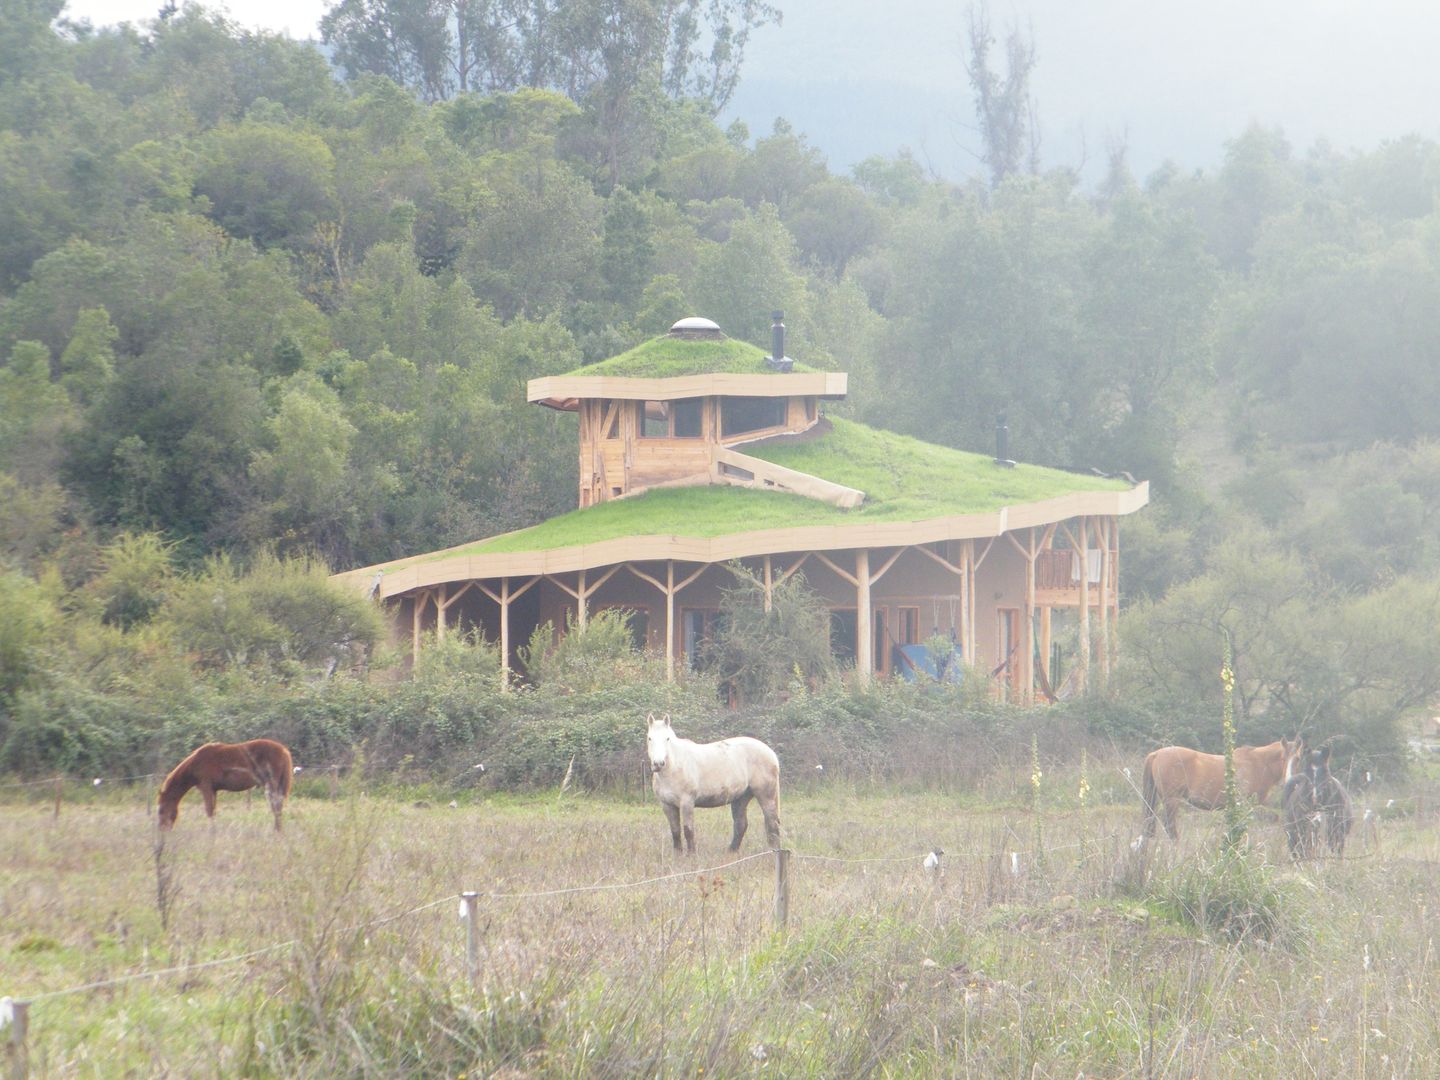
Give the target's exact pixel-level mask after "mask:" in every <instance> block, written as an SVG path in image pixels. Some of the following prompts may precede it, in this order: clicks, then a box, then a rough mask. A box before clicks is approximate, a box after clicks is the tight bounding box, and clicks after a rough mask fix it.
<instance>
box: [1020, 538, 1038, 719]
mask: <svg viewBox="0 0 1440 1080" xmlns="http://www.w3.org/2000/svg"><path fill="white" fill-rule="evenodd" d="M1020 678H1021V679H1022V680H1023V682H1022V686H1023V688H1024V689H1023V692H1022V693H1021V695H1020V698H1021V700H1022V701H1024V702H1025V704H1026V705H1034V704H1035V529H1034V528H1033V527H1032V528H1030V529H1029V530H1028V531H1027V534H1026V537H1025V663H1023V664H1021V665H1020Z"/></svg>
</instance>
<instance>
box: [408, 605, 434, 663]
mask: <svg viewBox="0 0 1440 1080" xmlns="http://www.w3.org/2000/svg"><path fill="white" fill-rule="evenodd" d="M429 599H430V593H429V592H428V591H426V592H418V593H416V594H415V595H414V596H413V597H411V599H410V624H411V625H410V665H411V667H414V666H415V665H416V664H418V663H419V662H420V613H421V612H422V611H423V610H424V605H425V604H426V602H427V601H428V600H429Z"/></svg>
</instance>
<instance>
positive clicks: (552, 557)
mask: <svg viewBox="0 0 1440 1080" xmlns="http://www.w3.org/2000/svg"><path fill="white" fill-rule="evenodd" d="M1149 501H1150V488H1149V484H1148V482H1147V483H1141V484H1138V485H1136V486H1135V487H1134V488H1131V489H1130V490H1129V491H1082V492H1072V493H1070V494H1068V495H1061V496H1058V497H1056V498H1054V499H1045V500H1043V501H1041V502H1036V503H1026V504H1024V505H1022V506H1011V507H1003V508H1001V509H999V510H993V511H989V512H986V513H983V514H958V515H952V516H949V517H938V518H928V519H924V520H921V521H886V522H858V523H856V524H846V525H801V526H795V527H793V528H786V529H762V530H757V531H755V532H745V533H732V534H730V535H728V536H715V537H708V538H705V537H693V536H674V535H668V534H657V535H651V536H622V537H617V538H615V539H613V540H604V541H601V542H600V543H596V544H582V545H577V546H575V547H565V548H549V549H546V550H543V551H508V552H495V553H485V554H478V555H459V554H456V555H454V556H452V557H450V558H433V559H427V560H425V561H423V562H418V563H410V564H409V565H406V566H400V567H397V568H396V569H395V570H393V571H387V572H386V573H385V574H384V576H383V577H382V578H381V579H380V588H379V590H378V591H377V593H376V595H377V596H378V597H380V598H381V599H388V598H389V597H392V596H397V595H399V594H401V593H407V592H411V591H413V590H415V589H420V588H425V587H427V586H430V585H438V584H440V583H442V582H449V581H467V580H471V579H474V578H500V577H531V576H534V575H538V574H562V573H573V572H575V571H577V570H582V569H590V568H594V567H598V566H613V565H616V564H619V563H626V562H651V561H660V560H663V559H675V560H676V561H677V562H690V563H718V562H726V561H728V560H730V559H739V558H747V557H750V556H755V555H766V554H775V553H778V552H788V551H838V550H844V549H847V548H861V547H865V548H892V547H910V546H914V545H917V544H929V543H934V542H937V541H940V540H975V539H985V538H987V537H991V538H993V537H998V536H1002V535H1004V534H1005V533H1006V532H1008V531H1010V530H1013V529H1017V528H1027V527H1029V526H1032V525H1046V524H1050V523H1052V522H1056V521H1064V520H1067V519H1069V518H1073V517H1080V516H1082V515H1091V516H1100V515H1115V516H1121V515H1125V514H1133V513H1135V512H1136V511H1137V510H1139V509H1141V508H1142V507H1144V506H1145V504H1146V503H1148V502H1149ZM452 550H453V549H452ZM437 554H439V553H437ZM383 569H385V566H384V565H381V566H367V567H362V568H361V569H358V570H350V571H348V572H346V573H343V574H336V575H335V576H334V578H333V580H335V581H337V582H340V583H343V584H350V585H352V586H353V587H355V588H357V589H362V590H367V591H368V590H369V588H370V587H371V585H372V584H373V582H374V578H375V572H376V571H377V570H383Z"/></svg>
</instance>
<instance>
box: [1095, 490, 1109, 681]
mask: <svg viewBox="0 0 1440 1080" xmlns="http://www.w3.org/2000/svg"><path fill="white" fill-rule="evenodd" d="M1095 531H1096V533H1097V534H1098V535H1097V537H1096V539H1097V540H1098V541H1099V544H1100V678H1101V680H1102V682H1103V683H1104V684H1105V685H1106V686H1107V687H1108V686H1109V683H1110V588H1111V583H1110V521H1109V518H1099V519H1098V520H1097V521H1096V522H1095Z"/></svg>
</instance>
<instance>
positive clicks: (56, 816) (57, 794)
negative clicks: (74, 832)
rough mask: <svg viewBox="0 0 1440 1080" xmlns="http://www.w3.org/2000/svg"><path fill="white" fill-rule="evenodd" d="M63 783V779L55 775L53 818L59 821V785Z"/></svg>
mask: <svg viewBox="0 0 1440 1080" xmlns="http://www.w3.org/2000/svg"><path fill="white" fill-rule="evenodd" d="M63 783H64V780H63V779H61V778H60V777H58V776H57V777H55V820H56V821H59V820H60V787H61V785H62V784H63Z"/></svg>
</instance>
